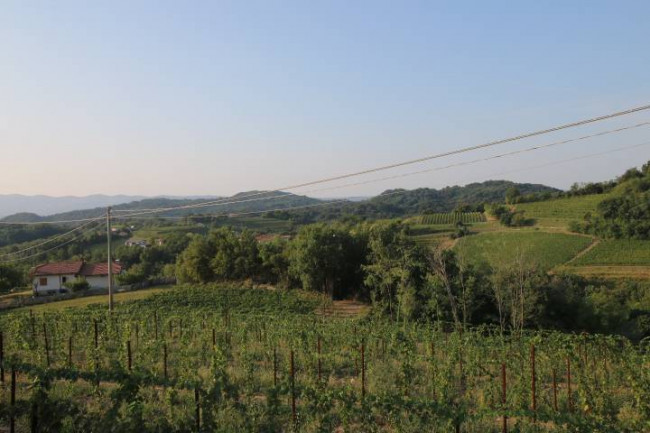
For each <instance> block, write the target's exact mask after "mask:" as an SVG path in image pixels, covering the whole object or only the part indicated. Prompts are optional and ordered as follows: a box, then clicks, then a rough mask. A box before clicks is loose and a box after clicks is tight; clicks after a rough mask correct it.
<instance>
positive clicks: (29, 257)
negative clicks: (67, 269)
mask: <svg viewBox="0 0 650 433" xmlns="http://www.w3.org/2000/svg"><path fill="white" fill-rule="evenodd" d="M100 225H101V223H100V224H98V225H96V226H95V227H93V228H91V229H89V230H86V231H84V232H82V233H79V234H78V235H77V236H75V237H73V238H72V239H70V240H67V241H66V242H64V243H62V244H59V245H56V246H54V247H52V248H49V249H47V250H44V251H40V252H38V253H35V254H31V255H29V256H25V257H18V258H15V259H10V260H4V261H2V262H1V263H3V264H4V263H15V262H21V261H24V260H28V259H31V258H34V257H38V256H40V255H43V254H45V253H49V252H50V251H54V250H56V249H58V248H62V247H64V246H66V245H68V244H70V243H72V242H74V241H76V240H77V239H79V238H80V237H82V236H84V235H85V234H88V233H90V232H93V231H96V230H97V229H98V228H99V226H100Z"/></svg>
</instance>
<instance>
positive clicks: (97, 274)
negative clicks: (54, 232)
mask: <svg viewBox="0 0 650 433" xmlns="http://www.w3.org/2000/svg"><path fill="white" fill-rule="evenodd" d="M111 268H112V271H113V275H117V274H119V273H121V272H122V267H121V266H120V264H119V263H113V265H112V266H111ZM32 275H33V277H34V280H33V287H34V293H35V294H44V293H55V292H58V291H59V289H61V288H63V285H64V284H65V283H67V282H68V281H73V280H74V279H75V278H84V279H86V281H88V283H89V284H90V287H91V288H93V289H103V288H106V287H108V263H86V262H84V261H82V260H79V261H76V262H58V263H46V264H44V265H39V266H36V268H35V269H34V271H33V273H32Z"/></svg>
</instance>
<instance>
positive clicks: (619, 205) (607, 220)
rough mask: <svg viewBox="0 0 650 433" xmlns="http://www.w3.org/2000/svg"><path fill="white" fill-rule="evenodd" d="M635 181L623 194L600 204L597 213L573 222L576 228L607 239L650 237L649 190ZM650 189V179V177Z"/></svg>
mask: <svg viewBox="0 0 650 433" xmlns="http://www.w3.org/2000/svg"><path fill="white" fill-rule="evenodd" d="M637 180H638V179H637V178H634V179H633V180H632V181H629V182H633V183H634V184H635V185H634V186H632V185H630V183H626V184H622V185H619V186H629V187H631V188H632V190H625V191H624V192H623V193H622V194H621V195H615V196H612V197H609V198H607V199H605V200H603V201H602V202H600V203H599V204H598V208H597V211H596V212H595V213H594V214H587V215H585V217H584V220H583V221H582V222H578V223H574V224H572V226H571V228H572V230H574V231H579V232H582V233H590V234H595V235H598V236H601V237H604V238H615V239H646V240H650V191H647V190H643V191H644V192H639V188H645V187H646V185H645V184H642V183H641V182H636V181H637ZM647 184H648V185H649V186H648V187H649V188H650V178H649V179H648V180H647Z"/></svg>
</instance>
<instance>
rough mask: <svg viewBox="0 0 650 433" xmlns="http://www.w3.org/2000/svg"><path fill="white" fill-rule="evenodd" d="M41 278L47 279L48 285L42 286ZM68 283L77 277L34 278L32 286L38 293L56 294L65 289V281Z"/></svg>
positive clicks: (52, 276)
mask: <svg viewBox="0 0 650 433" xmlns="http://www.w3.org/2000/svg"><path fill="white" fill-rule="evenodd" d="M41 278H47V285H45V286H41V284H40V281H41ZM64 278H65V279H66V281H72V280H74V279H75V278H76V275H74V274H69V275H44V276H40V277H34V280H33V281H32V286H33V287H35V288H36V289H35V290H36V293H47V292H56V291H58V290H59V289H60V288H62V287H63V284H64V283H63V279H64Z"/></svg>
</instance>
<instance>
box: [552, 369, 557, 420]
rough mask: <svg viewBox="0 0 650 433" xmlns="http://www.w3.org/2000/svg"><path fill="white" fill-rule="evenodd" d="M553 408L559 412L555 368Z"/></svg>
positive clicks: (554, 372)
mask: <svg viewBox="0 0 650 433" xmlns="http://www.w3.org/2000/svg"><path fill="white" fill-rule="evenodd" d="M553 409H554V410H555V411H556V412H557V373H556V371H555V369H553Z"/></svg>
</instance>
